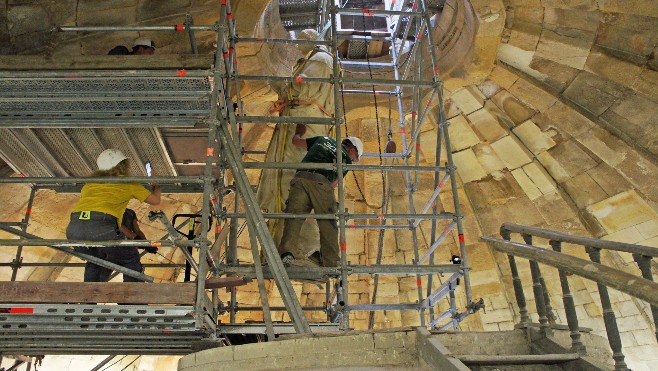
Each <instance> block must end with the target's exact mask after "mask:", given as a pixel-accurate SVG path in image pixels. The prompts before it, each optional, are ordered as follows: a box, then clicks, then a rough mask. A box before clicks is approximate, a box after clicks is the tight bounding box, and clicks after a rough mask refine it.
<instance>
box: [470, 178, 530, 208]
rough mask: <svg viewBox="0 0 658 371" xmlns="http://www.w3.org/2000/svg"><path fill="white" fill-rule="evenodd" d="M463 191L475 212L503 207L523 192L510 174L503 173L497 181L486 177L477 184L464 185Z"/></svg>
mask: <svg viewBox="0 0 658 371" xmlns="http://www.w3.org/2000/svg"><path fill="white" fill-rule="evenodd" d="M464 189H465V190H466V194H467V195H468V198H469V199H470V200H471V202H472V205H473V207H474V208H475V210H476V211H479V210H482V209H486V208H489V207H492V206H501V205H504V204H506V203H507V202H508V201H510V200H512V199H514V198H516V197H519V196H521V195H523V190H522V189H521V187H520V186H519V184H518V183H517V182H516V181H515V180H514V178H513V177H512V175H511V173H505V174H504V175H503V177H502V178H501V179H499V180H497V179H493V178H491V177H487V178H484V179H482V180H480V181H478V182H472V183H468V184H464Z"/></svg>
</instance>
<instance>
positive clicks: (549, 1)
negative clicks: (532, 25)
mask: <svg viewBox="0 0 658 371" xmlns="http://www.w3.org/2000/svg"><path fill="white" fill-rule="evenodd" d="M597 3H598V2H597V1H596V0H571V1H564V0H542V2H541V4H542V5H543V6H544V7H546V8H549V9H550V8H559V9H564V10H574V11H575V10H596V9H597V8H598V6H599V5H598V4H597Z"/></svg>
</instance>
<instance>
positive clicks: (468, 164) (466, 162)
mask: <svg viewBox="0 0 658 371" xmlns="http://www.w3.org/2000/svg"><path fill="white" fill-rule="evenodd" d="M452 158H453V161H454V162H455V165H456V166H457V173H458V174H459V176H460V178H461V180H462V182H464V183H468V182H472V181H474V180H480V179H482V178H484V177H485V176H487V173H486V171H484V169H483V168H482V166H481V165H480V163H479V162H478V159H477V157H476V156H475V153H474V152H473V150H472V149H470V148H469V149H466V150H464V151H461V152H457V153H454V154H453V155H452Z"/></svg>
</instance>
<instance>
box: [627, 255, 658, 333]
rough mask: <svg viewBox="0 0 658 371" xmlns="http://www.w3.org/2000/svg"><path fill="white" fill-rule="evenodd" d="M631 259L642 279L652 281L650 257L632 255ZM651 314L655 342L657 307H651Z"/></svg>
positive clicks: (657, 320)
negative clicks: (654, 329) (654, 328)
mask: <svg viewBox="0 0 658 371" xmlns="http://www.w3.org/2000/svg"><path fill="white" fill-rule="evenodd" d="M633 259H635V262H636V263H637V266H638V267H639V268H640V272H642V277H644V278H646V279H648V280H649V281H653V275H652V274H651V257H650V256H645V255H638V254H633ZM651 314H653V323H654V324H656V331H655V333H656V340H658V307H656V306H655V305H652V306H651Z"/></svg>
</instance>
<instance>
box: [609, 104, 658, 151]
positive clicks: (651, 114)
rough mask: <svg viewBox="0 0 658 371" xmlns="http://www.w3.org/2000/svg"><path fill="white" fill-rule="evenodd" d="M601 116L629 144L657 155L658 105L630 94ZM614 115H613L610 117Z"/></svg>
mask: <svg viewBox="0 0 658 371" xmlns="http://www.w3.org/2000/svg"><path fill="white" fill-rule="evenodd" d="M611 111H612V112H606V113H605V114H604V115H603V117H602V118H603V119H604V121H605V122H607V123H609V124H610V125H612V126H613V127H614V129H616V130H618V131H619V132H621V133H623V135H624V136H626V137H628V138H629V139H630V140H628V142H630V143H635V142H636V143H638V145H639V146H640V147H641V148H644V149H646V150H648V151H649V152H650V153H653V154H655V155H658V131H657V130H655V126H656V117H658V116H657V115H658V105H657V104H656V103H654V102H652V101H651V100H649V99H647V98H645V97H643V96H641V95H639V94H632V95H630V96H626V97H625V98H624V99H623V100H620V101H619V102H618V103H617V104H615V105H614V106H613V107H612V108H611ZM612 113H614V115H612Z"/></svg>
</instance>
